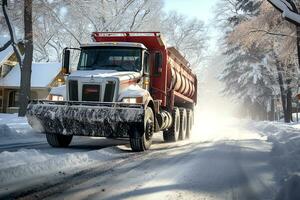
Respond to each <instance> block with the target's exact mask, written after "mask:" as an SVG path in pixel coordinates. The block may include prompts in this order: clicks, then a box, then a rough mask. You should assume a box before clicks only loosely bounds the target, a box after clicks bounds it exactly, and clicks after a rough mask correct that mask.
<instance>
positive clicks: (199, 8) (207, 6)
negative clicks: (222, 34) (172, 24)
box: [164, 0, 218, 23]
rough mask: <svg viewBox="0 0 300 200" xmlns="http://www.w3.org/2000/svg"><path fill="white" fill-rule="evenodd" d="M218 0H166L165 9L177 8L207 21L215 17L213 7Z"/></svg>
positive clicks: (178, 10)
mask: <svg viewBox="0 0 300 200" xmlns="http://www.w3.org/2000/svg"><path fill="white" fill-rule="evenodd" d="M217 2H218V0H165V8H164V9H165V10H167V11H170V10H176V11H177V12H179V13H182V14H185V15H187V16H190V17H197V18H198V19H201V20H203V21H205V22H207V23H208V22H209V20H210V19H211V18H212V17H213V7H214V5H216V3H217Z"/></svg>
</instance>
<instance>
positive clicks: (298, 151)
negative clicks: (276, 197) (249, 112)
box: [249, 121, 300, 193]
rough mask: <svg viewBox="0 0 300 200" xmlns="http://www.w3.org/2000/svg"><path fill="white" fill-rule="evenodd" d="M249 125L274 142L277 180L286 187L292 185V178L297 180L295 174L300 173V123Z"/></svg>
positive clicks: (259, 123) (293, 180)
mask: <svg viewBox="0 0 300 200" xmlns="http://www.w3.org/2000/svg"><path fill="white" fill-rule="evenodd" d="M249 126H250V127H251V128H254V129H256V131H259V132H260V134H261V135H266V136H267V137H268V141H270V142H272V143H273V147H272V152H271V160H272V164H273V166H274V167H275V169H276V176H275V177H274V178H275V179H276V181H277V182H278V183H279V184H280V185H284V187H287V186H286V185H291V184H289V182H290V181H291V180H292V182H295V179H296V178H295V175H297V174H300V124H284V123H281V122H265V121H264V122H250V123H249ZM293 177H294V178H293ZM298 178H299V177H298ZM298 183H300V181H298ZM295 188H297V187H295ZM282 189H283V188H282ZM290 189H291V188H290ZM290 189H289V190H290ZM285 190H287V189H285ZM299 192H300V190H299V191H298V193H299ZM281 193H282V191H281Z"/></svg>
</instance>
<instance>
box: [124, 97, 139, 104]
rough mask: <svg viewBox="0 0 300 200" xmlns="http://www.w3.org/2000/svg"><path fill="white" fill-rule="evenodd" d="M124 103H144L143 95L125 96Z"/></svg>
mask: <svg viewBox="0 0 300 200" xmlns="http://www.w3.org/2000/svg"><path fill="white" fill-rule="evenodd" d="M122 102H123V103H143V97H125V98H123V99H122Z"/></svg>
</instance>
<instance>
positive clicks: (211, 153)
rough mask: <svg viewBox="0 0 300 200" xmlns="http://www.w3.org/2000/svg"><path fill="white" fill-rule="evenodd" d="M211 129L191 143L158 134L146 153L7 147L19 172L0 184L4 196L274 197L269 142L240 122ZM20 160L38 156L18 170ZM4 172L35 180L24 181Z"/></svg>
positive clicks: (82, 142) (115, 145) (95, 144)
mask: <svg viewBox="0 0 300 200" xmlns="http://www.w3.org/2000/svg"><path fill="white" fill-rule="evenodd" d="M210 123H211V122H209V121H207V122H205V123H204V124H206V126H203V124H199V125H198V127H197V126H196V127H195V129H194V132H193V139H192V140H191V141H182V142H178V143H169V144H166V143H163V141H162V138H161V136H160V135H157V136H156V138H155V144H154V145H153V146H152V149H151V151H148V152H146V153H132V152H130V150H129V148H128V144H127V142H124V141H107V140H104V139H100V140H95V139H82V138H79V139H78V138H77V139H76V140H77V141H75V142H74V143H72V146H71V148H68V149H53V148H50V147H49V146H47V145H46V144H44V143H42V144H36V145H37V146H35V145H33V146H31V147H30V146H28V147H25V146H23V147H22V148H27V149H19V150H18V149H17V148H19V147H16V146H13V147H8V146H6V147H5V148H6V151H4V152H2V154H4V158H9V159H11V160H9V159H8V164H7V166H14V168H15V171H13V172H11V171H12V169H11V168H9V167H7V168H5V167H3V170H2V171H1V167H0V178H1V173H2V172H3V173H2V177H4V178H2V180H4V181H6V182H7V183H6V184H4V185H3V184H0V198H20V199H42V198H46V199H251V200H252V199H274V197H275V195H276V193H277V192H278V186H277V183H276V181H275V180H274V176H275V175H274V173H275V170H274V168H273V166H272V164H271V163H272V162H271V160H270V157H271V156H270V154H271V150H272V143H271V142H268V141H267V137H266V136H265V135H263V134H261V133H260V132H259V131H257V130H255V129H254V128H253V127H252V128H249V127H247V126H246V125H243V123H242V122H240V121H237V120H233V121H231V120H228V121H223V122H222V123H218V125H213V124H210ZM2 147H3V146H2ZM2 147H1V145H0V148H2ZM7 148H12V149H11V150H12V151H17V152H15V153H10V152H8V149H7ZM1 151H3V149H2V150H1ZM15 154H20V155H21V156H22V155H32V158H28V160H26V159H25V160H24V161H22V162H24V163H25V164H26V165H25V164H24V163H23V165H22V163H21V164H15V163H14V162H16V161H15V160H16V157H14V156H15ZM0 155H1V154H0ZM5 156H6V157H5ZM18 158H20V157H18ZM21 160H22V159H21ZM37 160H39V161H37ZM0 161H1V157H0ZM33 161H35V162H33ZM10 162H11V163H10ZM45 163H46V164H45ZM31 165H32V166H31ZM26 166H28V168H33V169H34V170H35V171H33V172H32V171H31V170H28V169H27V168H26ZM8 168H9V169H8ZM22 170H23V171H22ZM47 170H48V171H49V173H45V171H46V172H47ZM5 173H11V175H16V174H18V173H19V174H21V175H22V176H23V174H24V173H25V174H26V173H27V174H28V175H27V178H26V176H24V178H23V179H21V180H20V179H19V177H17V176H16V178H15V179H13V178H11V175H10V176H9V177H8V176H7V177H6V176H5ZM25 182H26V184H24V183H25Z"/></svg>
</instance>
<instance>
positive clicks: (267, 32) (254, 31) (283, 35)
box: [248, 29, 296, 38]
mask: <svg viewBox="0 0 300 200" xmlns="http://www.w3.org/2000/svg"><path fill="white" fill-rule="evenodd" d="M258 32H263V33H265V34H268V35H274V36H281V37H292V38H296V36H293V35H287V34H284V33H276V32H271V31H268V30H263V29H252V30H250V31H249V32H248V34H249V33H258Z"/></svg>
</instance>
